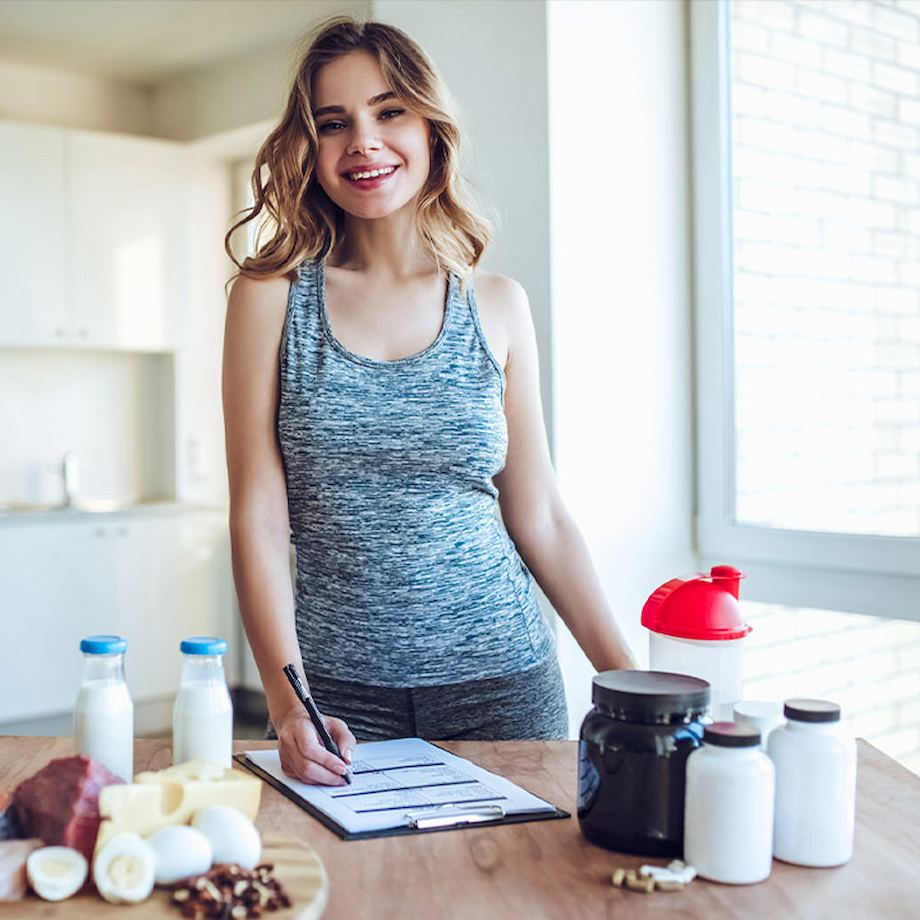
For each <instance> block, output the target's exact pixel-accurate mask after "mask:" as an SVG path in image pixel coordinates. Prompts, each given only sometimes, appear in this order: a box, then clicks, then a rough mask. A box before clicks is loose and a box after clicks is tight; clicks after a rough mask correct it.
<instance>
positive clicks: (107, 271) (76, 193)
mask: <svg viewBox="0 0 920 920" xmlns="http://www.w3.org/2000/svg"><path fill="white" fill-rule="evenodd" d="M188 163H189V160H188V153H187V150H186V148H185V147H184V146H183V145H182V144H178V143H174V142H170V141H163V140H158V139H154V138H144V137H131V136H125V135H115V134H104V133H101V132H93V131H82V130H69V129H68V130H64V129H59V128H48V127H44V126H40V125H29V124H25V123H17V122H2V121H0V216H2V220H0V252H2V253H3V255H4V265H5V266H6V269H5V273H4V284H3V285H2V286H0V345H13V346H16V345H24V346H37V347H44V346H49V345H50V346H71V347H86V348H106V349H110V348H111V349H124V350H136V351H167V350H172V349H174V348H176V347H179V346H181V345H182V344H183V343H184V341H185V335H184V328H185V325H186V321H185V317H186V316H187V315H188V303H187V301H188V287H189V286H188V264H187V261H188V260H187V251H188V234H189V219H188V212H189V201H190V198H189V178H188V176H189V171H188Z"/></svg>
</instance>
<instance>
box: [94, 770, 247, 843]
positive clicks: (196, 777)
mask: <svg viewBox="0 0 920 920" xmlns="http://www.w3.org/2000/svg"><path fill="white" fill-rule="evenodd" d="M261 795H262V783H261V781H260V780H258V779H257V778H256V777H255V776H251V775H249V774H248V773H244V772H243V771H242V770H234V769H224V768H222V767H218V766H215V765H214V764H210V763H207V762H206V761H203V760H190V761H188V762H187V763H181V764H176V766H174V767H168V768H167V769H165V770H158V771H156V772H147V773H138V774H137V776H135V777H134V782H133V783H126V784H124V785H115V786H105V787H104V788H103V789H102V790H101V791H100V793H99V816H100V817H101V818H102V823H101V824H100V825H99V834H98V835H97V837H96V849H95V852H96V853H98V852H99V851H100V850H101V849H102V847H104V846H105V844H106V843H107V842H108V841H109V840H110V839H111V838H112V837H114V836H115V835H116V834H121V833H124V832H133V833H135V834H140V836H141V837H146V836H147V835H148V834H152V833H153V832H154V831H157V830H159V829H160V828H161V827H167V826H169V825H171V824H188V822H189V821H191V819H192V817H193V816H194V814H195V812H197V811H200V810H201V809H202V808H207V807H208V806H209V805H230V806H232V807H233V808H235V809H237V810H238V811H240V812H242V813H243V814H244V815H246V817H247V818H249V820H250V821H255V818H256V814H257V813H258V811H259V800H260V798H261Z"/></svg>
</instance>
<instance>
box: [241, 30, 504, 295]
mask: <svg viewBox="0 0 920 920" xmlns="http://www.w3.org/2000/svg"><path fill="white" fill-rule="evenodd" d="M308 40H309V45H308V47H307V50H306V52H305V53H304V54H303V56H302V58H301V60H300V63H299V64H298V66H297V72H296V75H295V77H294V82H293V85H292V87H291V90H290V93H289V95H288V99H287V104H286V105H285V109H284V114H283V115H282V117H281V120H280V121H279V123H278V124H277V125H276V127H275V128H274V129H273V130H272V131H271V132H270V133H269V135H268V137H267V138H266V139H265V141H264V142H263V143H262V146H261V147H260V148H259V151H258V153H257V154H256V159H255V168H254V169H253V172H252V179H251V186H252V192H253V205H252V207H251V208H248V209H243V210H242V211H239V212H237V214H241V213H242V214H245V216H244V217H243V218H242V219H241V220H239V221H237V222H236V223H235V224H233V226H232V227H231V228H230V230H229V231H228V232H227V235H226V237H225V238H224V248H225V249H226V251H227V254H228V255H229V256H230V259H231V260H232V261H233V264H234V265H236V266H237V268H238V269H239V270H238V271H236V272H234V274H233V275H232V276H231V277H230V279H229V280H228V281H227V284H228V285H229V284H230V282H231V281H233V279H234V278H236V277H237V276H238V275H241V274H244V275H246V276H248V277H253V278H267V277H274V276H277V275H286V276H288V277H289V278H290V279H291V280H295V279H296V270H297V266H298V265H299V264H300V263H301V262H303V261H305V260H307V259H314V258H323V257H325V256H326V255H327V254H328V253H329V252H331V251H332V250H333V249H334V248H335V246H336V245H337V243H339V242H340V241H341V240H342V239H343V237H344V231H345V216H344V212H343V210H342V209H341V208H340V207H339V206H338V205H337V204H335V203H334V202H333V201H332V200H331V199H330V198H329V196H328V195H326V193H325V191H324V190H323V188H322V186H321V185H320V184H319V182H318V181H317V178H316V172H315V166H316V154H317V146H318V136H319V135H318V132H317V129H316V123H315V122H314V120H313V109H312V106H311V96H312V90H313V79H314V77H315V75H316V73H317V71H318V70H319V69H320V67H322V66H323V65H324V64H328V63H329V62H330V61H333V60H335V59H336V58H338V57H340V56H342V55H345V54H348V53H350V52H352V51H367V52H369V53H370V54H372V55H373V56H374V57H375V58H376V60H377V62H378V64H379V66H380V70H381V71H382V73H383V76H384V79H385V81H386V83H387V85H388V88H389V89H390V90H392V91H393V92H395V93H396V94H397V95H398V96H399V97H400V99H401V100H402V101H403V102H404V103H405V104H406V105H407V106H408V107H409V108H411V109H413V110H414V111H415V112H417V113H418V114H420V115H422V116H423V117H424V118H425V119H427V121H428V124H429V133H430V135H431V169H430V171H429V175H428V178H427V180H426V182H425V184H424V185H423V187H422V189H421V192H420V193H419V196H418V207H417V210H416V215H415V217H416V219H415V227H416V230H417V232H418V234H419V239H420V241H421V242H422V244H423V246H424V247H425V248H426V249H427V250H428V251H429V252H430V253H431V255H432V256H433V258H434V260H435V263H436V264H437V266H438V268H439V270H440V269H441V268H442V267H446V268H447V269H449V270H451V271H453V272H454V273H455V274H456V275H457V276H458V277H459V278H460V287H461V291H464V290H465V287H466V282H467V279H468V278H469V276H470V275H471V274H472V271H473V269H474V268H475V267H476V264H477V263H478V262H479V260H480V258H481V257H482V254H483V252H484V250H485V248H486V246H487V245H488V244H489V243H490V242H491V240H492V237H493V229H492V223H491V222H490V221H489V220H487V219H486V218H484V217H482V216H481V215H480V214H478V213H477V208H476V205H475V203H474V199H473V196H472V193H471V191H470V189H469V186H468V185H467V183H466V181H465V180H464V179H463V177H462V176H461V174H460V148H461V133H460V117H459V113H458V109H457V106H456V103H455V102H454V101H453V98H452V97H451V95H450V93H449V91H448V89H447V87H446V85H445V84H444V82H443V80H442V78H441V76H440V75H439V73H438V72H437V70H436V69H435V67H434V65H433V64H432V63H431V61H430V60H429V58H428V57H427V55H426V54H425V52H424V51H423V50H422V49H421V48H420V47H419V46H418V45H417V44H416V43H415V42H414V41H413V40H412V39H411V38H409V36H408V35H406V33H405V32H403V31H402V30H400V29H397V28H396V27H395V26H391V25H387V24H386V23H382V22H376V21H369V20H362V19H359V18H357V17H354V16H350V15H336V16H333V17H330V18H328V19H325V20H323V21H322V22H321V23H320V24H319V25H318V26H317V27H316V28H315V29H314V30H313V32H312V33H311V37H310V38H309V39H308ZM263 211H264V212H266V214H267V218H266V217H265V215H263V219H262V222H261V225H259V232H258V233H257V237H256V244H255V248H256V254H255V255H254V256H247V257H246V258H244V259H243V261H242V262H238V261H237V259H236V257H235V256H234V254H233V252H232V250H231V248H230V238H231V236H232V235H233V233H234V232H235V231H236V230H237V229H239V228H240V227H242V226H244V225H245V224H247V223H248V222H249V221H251V220H253V219H254V218H256V217H257V216H258V215H259V214H261V213H262V212H263ZM266 226H268V227H269V228H270V229H271V231H273V235H272V237H271V239H269V240H268V241H267V242H265V243H264V244H262V243H261V242H260V237H261V235H262V231H263V230H265V228H266Z"/></svg>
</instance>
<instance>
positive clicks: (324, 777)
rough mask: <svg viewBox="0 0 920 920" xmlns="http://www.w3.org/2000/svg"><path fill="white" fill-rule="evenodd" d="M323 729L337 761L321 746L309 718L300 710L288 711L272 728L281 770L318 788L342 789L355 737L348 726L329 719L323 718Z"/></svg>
mask: <svg viewBox="0 0 920 920" xmlns="http://www.w3.org/2000/svg"><path fill="white" fill-rule="evenodd" d="M322 719H323V722H324V723H325V725H326V729H327V731H328V732H329V734H330V735H331V736H332V740H333V741H335V743H336V745H337V747H338V749H339V750H340V751H341V752H342V758H343V760H344V762H343V760H340V759H339V758H338V757H336V756H335V754H330V753H329V751H327V750H326V748H325V747H324V745H323V742H322V739H321V738H320V737H319V734H318V733H317V731H316V729H315V728H314V727H313V723H312V722H311V721H310V717H309V716H308V715H307V713H306V712H304V710H303V708H302V707H300V708H296V709H290V710H289V711H288V712H287V713H285V715H284V716H283V717H282V719H281V724H280V725H275V731H276V732H277V734H278V755H279V757H280V758H281V769H282V770H284V772H285V773H286V774H287V775H288V776H290V777H293V778H294V779H296V780H299V781H300V782H302V783H311V784H314V785H321V786H344V785H345V780H344V775H345V773H346V771H347V769H348V767H347V766H346V764H348V765H350V764H351V755H352V751H353V750H354V747H355V736H354V735H353V734H352V733H351V732H350V731H349V730H348V726H347V725H346V724H345V723H344V722H343V721H342V720H341V719H336V718H333V717H332V716H323V717H322Z"/></svg>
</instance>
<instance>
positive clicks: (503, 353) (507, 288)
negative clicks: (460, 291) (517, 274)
mask: <svg viewBox="0 0 920 920" xmlns="http://www.w3.org/2000/svg"><path fill="white" fill-rule="evenodd" d="M472 277H473V289H474V291H475V298H476V308H477V311H478V313H479V321H480V323H481V324H482V328H483V333H484V334H485V336H486V339H487V340H488V342H489V347H490V348H491V349H492V351H493V352H494V353H495V355H496V357H497V358H498V360H499V362H500V363H501V365H502V366H504V365H505V364H506V362H507V358H508V353H509V351H510V350H511V349H512V348H513V345H514V343H515V342H517V341H520V337H521V335H528V334H529V330H530V329H532V327H533V322H532V320H531V317H530V302H529V300H528V297H527V292H526V291H525V290H524V286H523V285H522V284H521V283H520V282H519V281H517V280H516V279H514V278H512V277H511V276H510V275H502V274H499V273H497V272H484V271H478V270H477V271H474V272H473V276H472Z"/></svg>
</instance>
